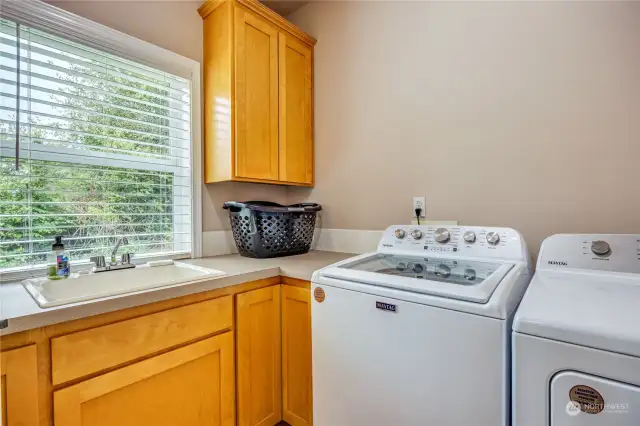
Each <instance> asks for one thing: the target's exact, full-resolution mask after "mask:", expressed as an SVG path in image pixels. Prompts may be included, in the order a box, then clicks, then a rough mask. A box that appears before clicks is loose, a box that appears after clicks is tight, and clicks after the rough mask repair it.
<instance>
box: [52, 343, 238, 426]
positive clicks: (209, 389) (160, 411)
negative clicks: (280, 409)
mask: <svg viewBox="0 0 640 426" xmlns="http://www.w3.org/2000/svg"><path fill="white" fill-rule="evenodd" d="M53 404H54V423H55V426H134V425H135V426H176V425H190V426H199V425H202V426H204V425H207V426H214V425H215V426H234V425H235V406H234V405H235V404H234V363H233V333H232V332H228V333H225V334H221V335H219V336H215V337H211V338H209V339H205V340H202V341H200V342H197V343H193V344H190V345H188V346H185V347H183V348H180V349H175V350H173V351H171V352H167V353H164V354H162V355H157V356H155V357H152V358H149V359H146V360H144V361H140V362H137V363H135V364H131V365H129V366H127V367H123V368H120V369H118V370H114V371H112V372H110V373H106V374H103V375H101V376H98V377H95V378H93V379H89V380H87V381H84V382H81V383H78V384H76V385H73V386H70V387H68V388H64V389H62V390H58V391H55V392H54V394H53Z"/></svg>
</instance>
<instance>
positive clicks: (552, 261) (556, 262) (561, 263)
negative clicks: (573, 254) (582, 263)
mask: <svg viewBox="0 0 640 426" xmlns="http://www.w3.org/2000/svg"><path fill="white" fill-rule="evenodd" d="M548 263H549V265H557V266H567V262H561V261H559V260H549V261H548Z"/></svg>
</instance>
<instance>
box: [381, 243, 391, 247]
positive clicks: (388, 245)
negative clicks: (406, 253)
mask: <svg viewBox="0 0 640 426" xmlns="http://www.w3.org/2000/svg"><path fill="white" fill-rule="evenodd" d="M382 247H393V244H383V245H382Z"/></svg>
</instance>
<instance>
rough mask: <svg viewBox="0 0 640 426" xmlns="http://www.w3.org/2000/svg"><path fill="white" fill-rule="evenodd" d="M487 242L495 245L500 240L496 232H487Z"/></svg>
mask: <svg viewBox="0 0 640 426" xmlns="http://www.w3.org/2000/svg"><path fill="white" fill-rule="evenodd" d="M487 242H488V243H489V244H491V245H492V246H495V245H497V244H498V243H499V242H500V235H498V233H497V232H493V231H491V232H487Z"/></svg>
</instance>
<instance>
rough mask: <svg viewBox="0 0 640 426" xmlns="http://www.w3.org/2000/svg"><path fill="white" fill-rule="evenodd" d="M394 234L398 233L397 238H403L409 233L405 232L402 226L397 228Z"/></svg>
mask: <svg viewBox="0 0 640 426" xmlns="http://www.w3.org/2000/svg"><path fill="white" fill-rule="evenodd" d="M394 234H396V238H400V239H403V238H404V237H405V236H406V235H407V233H406V232H404V229H401V228H398V229H396V230H395V232H394Z"/></svg>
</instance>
